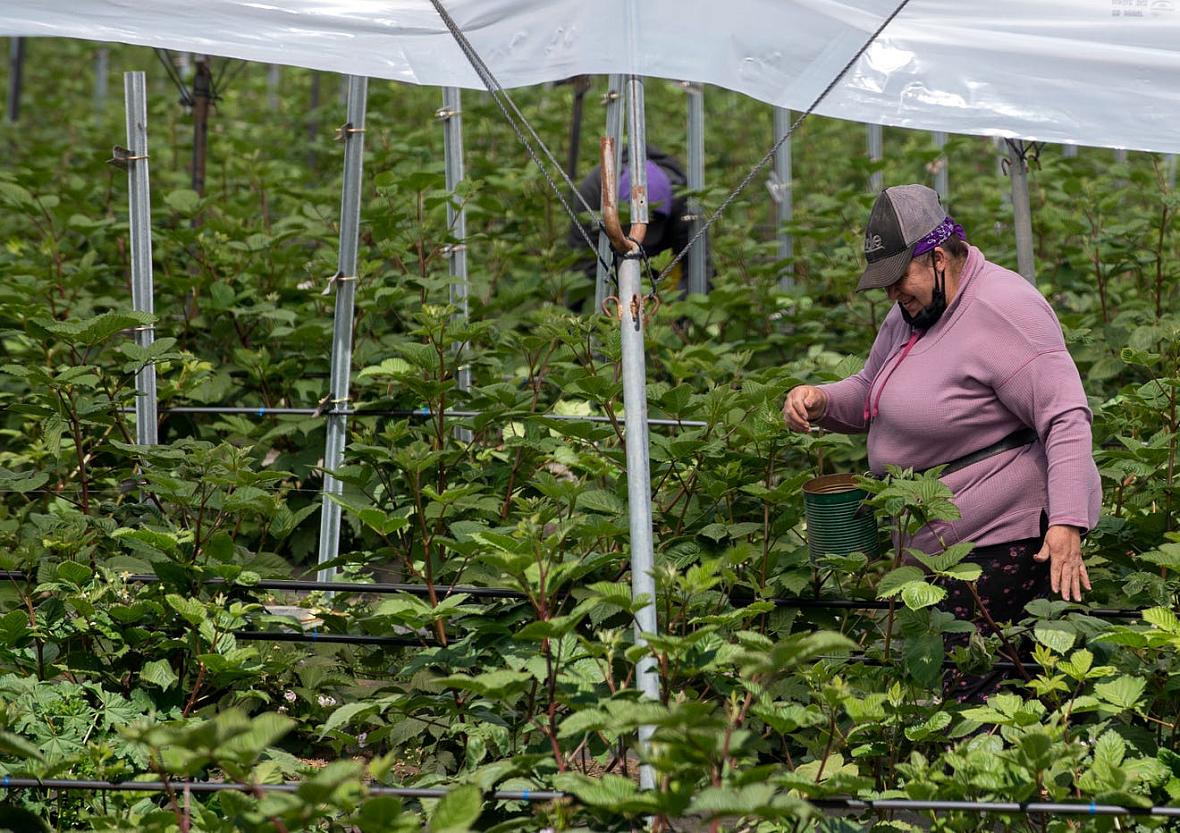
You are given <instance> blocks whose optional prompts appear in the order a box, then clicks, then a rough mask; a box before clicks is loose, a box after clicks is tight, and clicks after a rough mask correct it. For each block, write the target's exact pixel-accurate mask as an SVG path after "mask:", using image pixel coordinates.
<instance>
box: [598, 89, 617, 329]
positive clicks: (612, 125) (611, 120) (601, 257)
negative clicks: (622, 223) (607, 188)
mask: <svg viewBox="0 0 1180 833" xmlns="http://www.w3.org/2000/svg"><path fill="white" fill-rule="evenodd" d="M622 89H623V76H622V75H611V76H610V77H609V79H608V80H607V91H606V93H605V94H604V95H603V97H602V103H603V104H604V105H605V106H606V135H607V137H608V138H610V139H612V140H613V141H614V144H613V146H612V147H613V151H612V152H613V157H612V159H613V165H612V167H611V170H612V171H615V172H617V171H618V170H619V163H620V160H621V159H622V154H623V142H622V138H623V103H622V99H623V94H622ZM601 171H602V176H603V177H604V178H605V177H606V175H607V172H606V167H605V166H604V167H602V168H601ZM611 188H612V193H613V192H614V189H617V188H618V181H617V180H616V181H614V182H612V183H611ZM603 207H604V208H605V206H603ZM604 262H606V263H610V262H611V241H610V238H609V237H608V236H607V234H606V232H599V234H598V265H597V266H596V267H595V272H594V309H601V308H602V304H603V302H604V301H605V300H606V296H607V294H608V293H607V284H608V283H609V281H610V275H609V274H608V273H607V269H606V267H605V266H604V265H603V263H604Z"/></svg>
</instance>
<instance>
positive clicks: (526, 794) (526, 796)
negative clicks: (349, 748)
mask: <svg viewBox="0 0 1180 833" xmlns="http://www.w3.org/2000/svg"><path fill="white" fill-rule="evenodd" d="M7 777H8V776H5V778H7ZM520 797H521V798H523V799H524V800H525V801H528V800H529V791H528V790H521V791H520Z"/></svg>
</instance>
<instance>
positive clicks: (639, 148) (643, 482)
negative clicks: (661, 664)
mask: <svg viewBox="0 0 1180 833" xmlns="http://www.w3.org/2000/svg"><path fill="white" fill-rule="evenodd" d="M627 93H628V95H627V135H628V140H629V147H630V153H629V154H628V162H629V164H630V171H631V220H632V224H631V230H630V234H628V236H627V243H628V247H627V250H626V251H625V252H623V254H624V257H623V260H622V262H621V265H620V266H619V319H620V324H619V327H620V333H621V337H622V343H621V347H622V371H623V409H624V413H625V419H626V424H625V428H626V432H625V434H624V441H625V444H626V452H627V515H628V521H629V527H630V540H631V598H633V599H637V598H640V597H646V599H647V601H646V602H645V603H644V605H643V607H641V608H640V609H639V610H638V611H637V612H636V614H635V642H636V644H637V645H646V634H654V633H657V632H658V623H657V619H656V582H655V575H654V572H653V571H654V568H655V555H654V542H653V540H652V511H651V464H650V459H649V449H648V426H647V366H646V359H645V356H644V351H643V319H644V315H643V311H644V304H645V301H646V299H645V297H644V295H643V291H642V285H641V283H642V282H641V274H640V261H639V258H637V257H636V256H635V255H636V254H637V253H638V251H639V249H640V247H641V246H642V244H643V237H644V234H645V233H646V231H647V212H648V204H647V170H646V169H647V137H646V127H645V124H644V103H643V79H642V78H641V77H639V76H636V75H632V76H629V77H628V79H627ZM603 147H604V151H605V152H604V153H603V157H604V158H603V163H604V165H603V168H604V173H606V167H607V165H606V163H607V159H606V157H607V156H608V155H609V151H610V149H611V148H610V147H609V143H608V142H604V143H603ZM603 184H604V189H603V190H604V199H603V209H604V213H605V211H606V210H607V207H608V205H613V203H614V200H613V194H612V198H611V199H609V200H608V199H606V198H605V197H606V193H605V192H606V191H607V190H608V189H610V188H611V187H612V184H613V183H611V182H609V181H608V177H605V176H604V177H603ZM614 225H615V226H617V225H618V218H617V216H616V217H615V219H614ZM635 680H636V685H637V687H638V688H639V690H640V692H641V693H642V694H643V696H644V697H646V698H648V699H652V700H658V699H659V697H660V678H659V669H658V667H657V665H656V661H655V658H654V657H652V656H651V655H644V656H643V657H641V658H640V659H639V661H638V663H636V667H635ZM654 731H655V730H654V728H653V727H651V726H641V727H640V728H639V744H640V748H641V749H644V748H646V747H647V745H648V743H649V742H650V740H651V736H652V733H653V732H654ZM639 785H640V787H641V788H643V789H653V788H654V787H655V773H654V771H653V770H652V768H651V767H650V766H649V765H646V764H644V765H642V766H641V767H640V770H639Z"/></svg>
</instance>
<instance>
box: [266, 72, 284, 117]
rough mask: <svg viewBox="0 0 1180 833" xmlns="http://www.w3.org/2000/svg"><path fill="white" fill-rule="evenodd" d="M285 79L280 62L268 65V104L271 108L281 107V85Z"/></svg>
mask: <svg viewBox="0 0 1180 833" xmlns="http://www.w3.org/2000/svg"><path fill="white" fill-rule="evenodd" d="M282 81H283V68H282V67H281V66H279V65H278V64H267V66H266V106H267V107H269V108H270V109H271V110H277V109H279V87H280V86H281V85H282Z"/></svg>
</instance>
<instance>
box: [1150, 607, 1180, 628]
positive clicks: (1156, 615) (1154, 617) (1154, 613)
mask: <svg viewBox="0 0 1180 833" xmlns="http://www.w3.org/2000/svg"><path fill="white" fill-rule="evenodd" d="M1143 620H1144V621H1145V622H1150V623H1151V624H1152V625H1155V626H1156V627H1157V628H1159V629H1160V630H1162V631H1167V632H1168V633H1170V634H1180V618H1177V617H1176V614H1175V613H1173V612H1172V611H1171V610H1169V609H1168V608H1166V607H1152V608H1148V609H1147V610H1145V611H1143Z"/></svg>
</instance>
